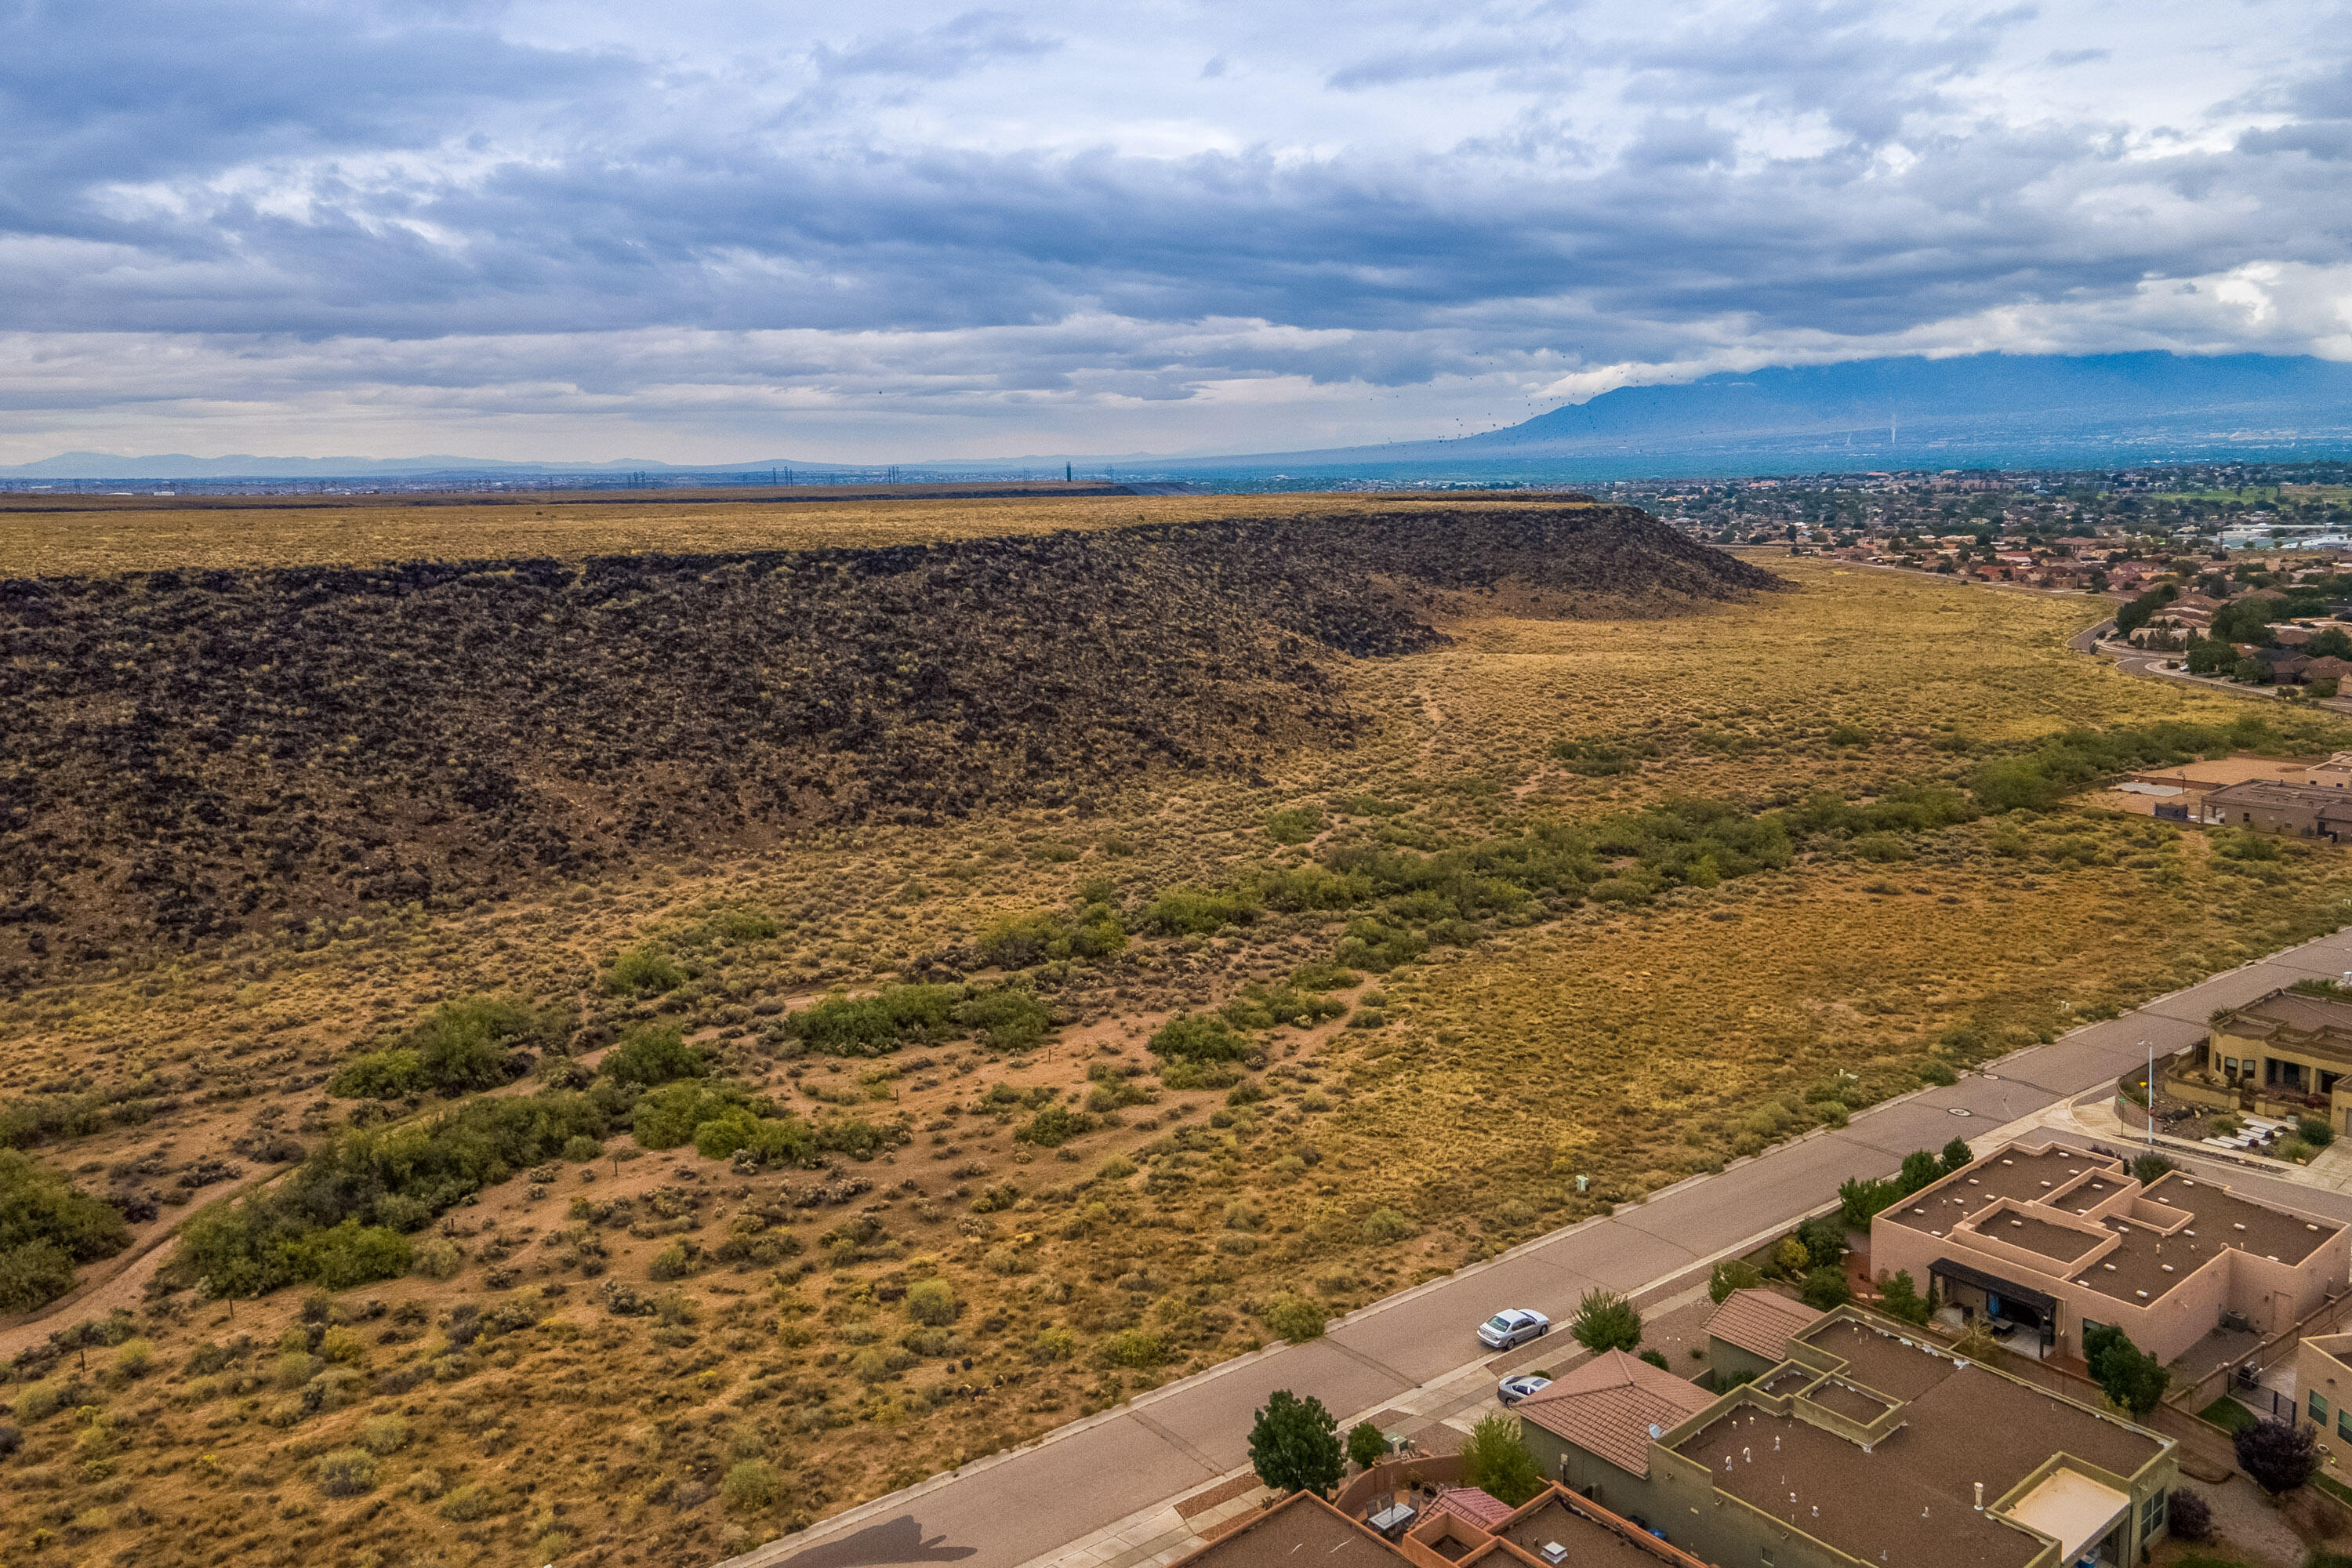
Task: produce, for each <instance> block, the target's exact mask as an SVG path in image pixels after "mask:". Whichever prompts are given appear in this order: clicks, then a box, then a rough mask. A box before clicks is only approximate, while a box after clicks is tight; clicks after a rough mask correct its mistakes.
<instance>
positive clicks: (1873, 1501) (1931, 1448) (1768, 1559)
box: [1523, 1307, 2179, 1568]
mask: <svg viewBox="0 0 2352 1568" xmlns="http://www.w3.org/2000/svg"><path fill="white" fill-rule="evenodd" d="M1523 1408H1524V1407H1523ZM1643 1436H1645V1437H1647V1446H1648V1449H1649V1453H1648V1456H1647V1458H1646V1461H1645V1462H1644V1463H1643V1465H1642V1466H1641V1473H1640V1475H1639V1476H1638V1477H1637V1476H1635V1475H1633V1474H1632V1473H1631V1472H1628V1471H1626V1470H1624V1469H1623V1468H1622V1466H1617V1465H1612V1467H1611V1470H1612V1474H1613V1478H1614V1479H1610V1480H1607V1481H1604V1482H1602V1483H1601V1489H1600V1491H1599V1493H1598V1495H1597V1497H1596V1500H1597V1501H1599V1502H1600V1503H1601V1504H1602V1506H1604V1507H1606V1508H1609V1509H1610V1510H1612V1511H1615V1512H1617V1513H1620V1514H1623V1515H1625V1516H1627V1517H1629V1518H1639V1519H1643V1520H1646V1521H1648V1522H1649V1523H1650V1524H1651V1525H1652V1526H1653V1527H1654V1528H1656V1529H1660V1530H1663V1531H1665V1532H1666V1533H1667V1534H1668V1536H1670V1537H1671V1538H1672V1539H1673V1540H1674V1541H1675V1542H1676V1543H1678V1544H1679V1545H1681V1546H1683V1547H1684V1548H1685V1550H1687V1551H1689V1552H1693V1553H1695V1554H1696V1555H1697V1556H1699V1557H1701V1558H1704V1559H1705V1560H1706V1561H1708V1562H1710V1563H1721V1564H1727V1565H1728V1564H1733V1563H1739V1564H1747V1563H1764V1564H1769V1565H1771V1568H2072V1565H2073V1564H2075V1563H2083V1562H2094V1563H2107V1564H2112V1565H2114V1568H2123V1565H2125V1564H2133V1563H2140V1562H2141V1561H2143V1556H2142V1553H2143V1552H2145V1551H2146V1550H2147V1548H2149V1547H2150V1546H2151V1545H2152V1544H2153V1543H2154V1542H2157V1541H2158V1540H2159V1539H2161V1538H2162V1536H2163V1535H2164V1534H2165V1531H2166V1524H2167V1519H2168V1506H2169V1500H2170V1497H2171V1492H2172V1488H2173V1486H2174V1484H2175V1483H2176V1482H2177V1481H2178V1479H2179V1454H2178V1449H2177V1447H2176V1446H2175V1444H2174V1443H2173V1441H2172V1440H2171V1439H2170V1438H2168V1437H2165V1436H2160V1435H2158V1434H2157V1433H2155V1432H2150V1431H2147V1430H2146V1429H2145V1428H2142V1427H2140V1426H2135V1425H2133V1424H2132V1423H2131V1422H2129V1421H2126V1420H2124V1419H2123V1418H2121V1417H2120V1416H2116V1415H2109V1414H2106V1413H2105V1412H2102V1411H2098V1410H2094V1409H2092V1408H2091V1407H2089V1406H2088V1405H2081V1404H2077V1403H2075V1402H2074V1401H2072V1400H2069V1399H2066V1398H2063V1397H2062V1396H2060V1395H2058V1394H2052V1393H2050V1392H2049V1391H2048V1390H2046V1389H2043V1388H2042V1387H2039V1386H2037V1385H2035V1384H2028V1383H2025V1382H2023V1381H2022V1380H2021V1379H2018V1378H2015V1377H2012V1376H2011V1375H2010V1374H2008V1373H2003V1372H1999V1371H1996V1370H1994V1369H1992V1368H1990V1367H1987V1366H1985V1365H1983V1364H1981V1363H1976V1362H1973V1361H1970V1360H1969V1359H1968V1358H1966V1357H1961V1356H1958V1355H1955V1354H1954V1353H1953V1352H1950V1351H1949V1350H1947V1349H1945V1348H1944V1347H1942V1346H1940V1345H1937V1344H1935V1343H1933V1342H1929V1341H1928V1340H1927V1338H1926V1337H1925V1336H1923V1335H1920V1334H1919V1333H1917V1331H1915V1330H1911V1329H1908V1328H1906V1327H1905V1326H1904V1325H1902V1324H1898V1323H1894V1322H1891V1321H1887V1320H1885V1319H1883V1318H1878V1317H1875V1316H1874V1315H1872V1314H1870V1313H1867V1312H1864V1311H1861V1310H1858V1309H1855V1308H1851V1307H1848V1308H1841V1309H1840V1310H1837V1311H1835V1312H1832V1313H1830V1314H1828V1315H1827V1316H1825V1317H1824V1318H1823V1319H1822V1321H1820V1322H1818V1323H1816V1324H1815V1325H1814V1326H1813V1327H1812V1328H1811V1329H1809V1330H1807V1331H1805V1332H1803V1333H1801V1334H1799V1335H1797V1336H1796V1337H1794V1338H1792V1339H1791V1340H1790V1342H1789V1345H1788V1356H1787V1359H1786V1360H1784V1361H1783V1362H1782V1363H1780V1365H1779V1366H1776V1367H1774V1368H1773V1369H1771V1370H1770V1371H1769V1372H1768V1373H1765V1374H1764V1376H1762V1377H1760V1378H1759V1379H1758V1380H1757V1381H1755V1382H1753V1383H1749V1384H1742V1385H1741V1386H1739V1387H1738V1388H1735V1389H1732V1390H1730V1391H1729V1392H1727V1393H1726V1394H1724V1395H1723V1396H1722V1397H1720V1398H1718V1399H1716V1400H1714V1401H1712V1402H1710V1403H1709V1404H1708V1405H1706V1407H1705V1408H1703V1409H1701V1410H1698V1411H1696V1412H1694V1413H1693V1414H1692V1415H1690V1416H1689V1417H1687V1418H1686V1419H1685V1420H1683V1421H1681V1422H1678V1423H1676V1424H1675V1425H1673V1426H1664V1427H1662V1428H1661V1429H1660V1430H1658V1431H1657V1432H1656V1433H1655V1434H1654V1435H1651V1434H1649V1433H1647V1432H1646V1431H1645V1432H1644V1434H1643Z"/></svg>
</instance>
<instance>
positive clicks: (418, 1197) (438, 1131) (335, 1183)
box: [173, 1089, 607, 1295]
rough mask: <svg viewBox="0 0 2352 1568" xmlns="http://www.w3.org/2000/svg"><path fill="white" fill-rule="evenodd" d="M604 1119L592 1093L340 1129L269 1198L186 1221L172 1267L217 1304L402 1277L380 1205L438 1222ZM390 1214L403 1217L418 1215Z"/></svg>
mask: <svg viewBox="0 0 2352 1568" xmlns="http://www.w3.org/2000/svg"><path fill="white" fill-rule="evenodd" d="M606 1114H607V1113H606V1110H605V1109H604V1101H602V1100H599V1099H598V1098H596V1097H595V1096H594V1095H593V1094H592V1093H578V1092H574V1091H572V1090H566V1089H542V1090H541V1092H539V1093H537V1094H534V1095H528V1096H526V1095H499V1096H489V1097H485V1098H482V1099H478V1100H469V1101H467V1102H466V1103H465V1104H463V1105H461V1106H458V1107H457V1108H456V1109H453V1110H447V1111H445V1112H443V1113H441V1114H439V1115H437V1116H435V1117H432V1118H429V1119H422V1120H418V1121H405V1122H401V1123H397V1124H394V1125H392V1126H388V1127H372V1128H350V1129H346V1130H345V1131H342V1132H341V1133H339V1134H337V1135H336V1136H335V1137H334V1138H332V1139H331V1140H330V1141H329V1142H327V1143H326V1144H325V1145H324V1146H323V1147H322V1148H320V1150H319V1151H318V1152H315V1153H313V1154H312V1155H311V1156H310V1158H309V1159H307V1160H305V1161H303V1162H302V1163H301V1164H299V1165H298V1166H296V1167H295V1168H294V1169H293V1170H292V1171H291V1172H289V1173H287V1174H286V1175H285V1176H283V1177H281V1178H280V1179H279V1180H278V1181H277V1182H276V1183H274V1184H272V1185H271V1186H270V1187H269V1188H268V1189H267V1190H266V1191H262V1192H257V1193H255V1194H250V1195H248V1196H247V1197H245V1198H242V1199H238V1200H235V1201H227V1200H224V1201H222V1202H219V1203H215V1204H211V1205H207V1206H206V1207H205V1208H203V1209H201V1210H199V1211H198V1212H197V1213H196V1214H195V1215H192V1216H191V1217H190V1218H189V1219H188V1221H187V1222H186V1223H185V1224H184V1226H182V1227H181V1231H180V1240H179V1250H178V1255H177V1258H176V1259H175V1261H174V1264H173V1267H174V1268H175V1269H176V1270H177V1271H178V1272H179V1273H180V1274H181V1275H182V1276H183V1277H184V1279H187V1280H188V1281H189V1282H191V1283H193V1282H194V1281H196V1280H199V1279H201V1280H204V1281H206V1282H207V1283H208V1284H209V1286H210V1288H211V1289H212V1290H213V1291H214V1293H215V1294H221V1295H245V1294H250V1293H253V1292H257V1291H260V1290H266V1289H274V1288H275V1287H277V1286H279V1285H283V1284H288V1283H292V1282H295V1281H309V1282H311V1283H318V1284H327V1283H329V1281H330V1280H332V1281H334V1284H333V1285H332V1287H331V1288H334V1289H341V1288H342V1287H344V1286H347V1285H352V1284H359V1283H363V1282H364V1281H365V1280H367V1279H384V1278H389V1277H390V1276H389V1274H387V1273H385V1272H383V1271H384V1270H391V1271H393V1272H398V1271H400V1270H403V1269H405V1268H407V1267H408V1266H409V1264H410V1262H411V1261H412V1256H413V1255H412V1253H411V1250H410V1244H409V1242H408V1241H407V1238H406V1237H403V1236H402V1235H401V1234H400V1233H399V1232H398V1231H396V1230H394V1229H392V1228H391V1227H390V1226H386V1225H384V1224H383V1223H382V1222H383V1219H384V1218H385V1217H386V1215H384V1214H383V1213H380V1212H379V1205H381V1204H383V1200H384V1199H386V1198H394V1197H396V1198H402V1199H405V1200H409V1201H410V1202H412V1203H415V1204H420V1205H424V1207H425V1211H426V1212H427V1213H429V1214H439V1213H440V1212H441V1211H443V1210H444V1209H446V1208H447V1207H449V1205H452V1204H455V1203H457V1201H458V1200H459V1199H460V1198H463V1197H465V1196H466V1195H467V1194H471V1193H475V1192H478V1191H480V1190H481V1189H482V1188H483V1187H486V1186H490V1185H494V1184H497V1183H499V1182H503V1181H505V1180H506V1179H507V1178H509V1176H512V1175H514V1174H515V1173H518V1172H520V1171H524V1170H528V1169H530V1167H531V1166H534V1165H538V1164H542V1163H546V1162H547V1161H548V1160H550V1159H552V1158H553V1157H554V1156H555V1155H556V1154H557V1153H559V1152H561V1151H562V1148H563V1146H564V1144H565V1142H567V1141H568V1140H570V1139H572V1137H575V1136H580V1135H583V1134H585V1135H589V1136H597V1135H601V1134H602V1133H603V1131H604V1125H605V1117H606ZM394 1211H395V1212H396V1213H397V1215H399V1216H400V1217H403V1218H405V1217H407V1216H408V1215H411V1214H413V1212H414V1211H413V1210H411V1209H409V1208H407V1207H406V1205H394ZM323 1233H332V1234H331V1235H324V1234H323ZM314 1238H319V1239H314Z"/></svg>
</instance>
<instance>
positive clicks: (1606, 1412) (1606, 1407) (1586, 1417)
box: [1515, 1351, 1715, 1476]
mask: <svg viewBox="0 0 2352 1568" xmlns="http://www.w3.org/2000/svg"><path fill="white" fill-rule="evenodd" d="M1714 1403H1715V1395H1714V1394H1709V1393H1708V1392H1707V1391H1706V1389H1704V1388H1701V1387H1699V1386H1698V1384H1695V1383H1686V1382H1685V1381H1684V1380H1683V1379H1681V1378H1679V1377H1676V1376H1675V1374H1674V1373H1671V1372H1662V1371H1660V1370H1659V1369H1658V1368H1656V1367H1654V1366H1652V1365H1651V1364H1650V1363H1648V1362H1645V1361H1641V1360H1638V1359H1636V1358H1635V1357H1633V1356H1630V1355H1627V1354H1626V1353H1625V1352H1623V1351H1607V1352H1602V1353H1601V1354H1600V1355H1597V1356H1594V1357H1593V1358H1592V1359H1591V1361H1589V1362H1586V1363H1584V1364H1583V1365H1581V1366H1579V1367H1574V1368H1571V1369H1570V1371H1569V1372H1567V1373H1565V1374H1563V1375H1562V1376H1560V1377H1559V1378H1556V1379H1555V1380H1553V1382H1552V1384H1551V1386H1550V1387H1549V1388H1544V1389H1539V1390H1538V1391H1537V1392H1536V1393H1534V1394H1529V1395H1528V1396H1527V1397H1526V1398H1525V1399H1522V1400H1520V1401H1519V1403H1518V1404H1517V1406H1515V1408H1516V1409H1517V1412H1518V1414H1519V1415H1520V1417H1521V1418H1522V1419H1524V1420H1528V1421H1531V1422H1533V1423H1535V1425H1537V1426H1540V1427H1542V1428H1543V1429H1544V1430H1545V1431H1547V1432H1550V1433H1553V1434H1556V1435H1557V1436H1562V1437H1565V1438H1567V1439H1568V1440H1569V1441H1570V1442H1571V1443H1573V1444H1575V1445H1576V1446H1577V1447H1580V1448H1582V1449H1584V1450H1585V1451H1586V1452H1587V1453H1590V1454H1594V1455H1597V1456H1598V1457H1600V1458H1603V1459H1606V1460H1608V1461H1609V1463H1611V1464H1612V1465H1614V1466H1616V1467H1617V1468H1619V1469H1621V1470H1623V1471H1625V1472H1626V1473H1628V1474H1629V1475H1636V1476H1647V1475H1648V1474H1649V1473H1650V1428H1651V1427H1652V1426H1656V1427H1659V1428H1660V1429H1662V1430H1663V1429H1664V1428H1665V1427H1668V1426H1674V1425H1675V1423H1677V1422H1679V1421H1681V1420H1682V1419H1683V1418H1684V1417H1685V1416H1689V1415H1697V1414H1698V1413H1699V1412H1700V1411H1702V1410H1704V1409H1706V1407H1707V1406H1708V1405H1712V1404H1714Z"/></svg>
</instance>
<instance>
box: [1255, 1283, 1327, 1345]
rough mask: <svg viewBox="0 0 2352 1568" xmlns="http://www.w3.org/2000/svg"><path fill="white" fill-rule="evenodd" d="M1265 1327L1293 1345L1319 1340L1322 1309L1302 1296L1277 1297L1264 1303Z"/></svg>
mask: <svg viewBox="0 0 2352 1568" xmlns="http://www.w3.org/2000/svg"><path fill="white" fill-rule="evenodd" d="M1265 1326H1266V1327H1267V1328H1269V1329H1272V1330H1273V1331H1275V1332H1276V1333H1277V1334H1280V1335H1281V1336H1282V1337H1283V1338H1284V1339H1286V1340H1288V1341H1289V1342H1291V1343H1292V1344H1295V1345H1296V1344H1304V1343H1306V1342H1307V1341H1308V1340H1319V1339H1321V1338H1322V1337H1323V1309H1322V1308H1321V1307H1320V1306H1318V1305H1317V1304H1316V1303H1315V1302H1313V1301H1310V1300H1307V1299H1306V1298H1305V1297H1303V1296H1292V1295H1282V1296H1277V1297H1276V1298H1275V1299H1274V1300H1272V1301H1269V1302H1268V1303H1266V1308H1265Z"/></svg>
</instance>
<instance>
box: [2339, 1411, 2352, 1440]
mask: <svg viewBox="0 0 2352 1568" xmlns="http://www.w3.org/2000/svg"><path fill="white" fill-rule="evenodd" d="M2336 1436H2338V1437H2341V1438H2343V1439H2344V1440H2345V1441H2347V1442H2352V1406H2347V1405H2337V1406H2336Z"/></svg>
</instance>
